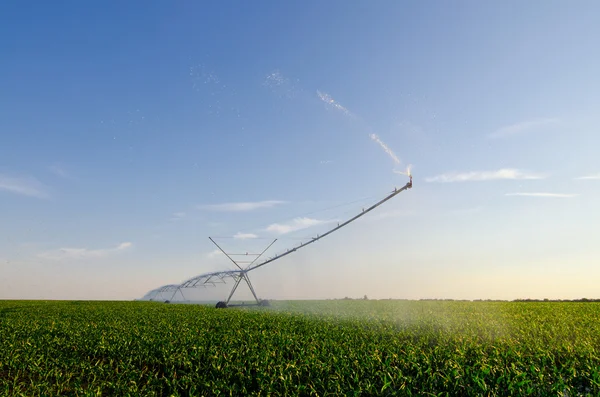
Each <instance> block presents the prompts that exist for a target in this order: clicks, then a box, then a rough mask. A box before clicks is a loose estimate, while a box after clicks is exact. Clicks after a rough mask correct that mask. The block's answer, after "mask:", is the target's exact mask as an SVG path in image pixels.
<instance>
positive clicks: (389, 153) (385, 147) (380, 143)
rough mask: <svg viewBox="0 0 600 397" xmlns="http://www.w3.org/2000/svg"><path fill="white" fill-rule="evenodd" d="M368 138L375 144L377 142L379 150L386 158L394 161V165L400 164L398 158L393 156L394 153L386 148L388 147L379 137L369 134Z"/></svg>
mask: <svg viewBox="0 0 600 397" xmlns="http://www.w3.org/2000/svg"><path fill="white" fill-rule="evenodd" d="M369 138H371V139H372V140H374V141H375V142H377V143H378V144H379V146H381V148H382V149H383V151H384V152H386V153H387V154H388V156H390V157H391V159H392V160H394V163H396V164H400V159H398V157H397V156H396V155H395V154H394V152H393V151H392V149H390V148H389V147H388V145H386V144H385V143H384V142H383V141H382V140H381V139H379V137H378V136H377V134H370V135H369Z"/></svg>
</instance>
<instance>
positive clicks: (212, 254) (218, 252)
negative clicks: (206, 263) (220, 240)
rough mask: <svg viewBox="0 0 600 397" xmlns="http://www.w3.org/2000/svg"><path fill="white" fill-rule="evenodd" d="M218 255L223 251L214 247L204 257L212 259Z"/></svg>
mask: <svg viewBox="0 0 600 397" xmlns="http://www.w3.org/2000/svg"><path fill="white" fill-rule="evenodd" d="M219 255H223V253H222V252H221V251H220V250H218V249H215V250H212V251H210V252H209V253H208V254H206V257H207V258H211V259H212V258H216V257H218V256H219Z"/></svg>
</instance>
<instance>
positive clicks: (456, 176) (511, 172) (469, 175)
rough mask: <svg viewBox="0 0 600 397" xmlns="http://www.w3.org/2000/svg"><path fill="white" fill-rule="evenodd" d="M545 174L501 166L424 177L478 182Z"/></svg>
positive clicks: (541, 177)
mask: <svg viewBox="0 0 600 397" xmlns="http://www.w3.org/2000/svg"><path fill="white" fill-rule="evenodd" d="M546 177H547V175H545V174H537V173H529V172H525V171H521V170H517V169H514V168H502V169H500V170H497V171H471V172H462V173H459V172H449V173H445V174H440V175H437V176H433V177H429V178H425V181H426V182H442V183H448V182H479V181H493V180H500V179H544V178H546Z"/></svg>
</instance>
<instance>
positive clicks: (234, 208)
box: [198, 200, 285, 212]
mask: <svg viewBox="0 0 600 397" xmlns="http://www.w3.org/2000/svg"><path fill="white" fill-rule="evenodd" d="M283 203H285V201H279V200H265V201H255V202H242V203H223V204H208V205H200V206H198V208H199V209H202V210H209V211H222V212H240V211H254V210H257V209H260V208H270V207H274V206H276V205H279V204H283Z"/></svg>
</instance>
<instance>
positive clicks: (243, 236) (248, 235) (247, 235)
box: [233, 232, 258, 240]
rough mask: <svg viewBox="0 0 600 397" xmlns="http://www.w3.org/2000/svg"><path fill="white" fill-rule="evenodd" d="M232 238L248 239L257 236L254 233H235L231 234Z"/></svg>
mask: <svg viewBox="0 0 600 397" xmlns="http://www.w3.org/2000/svg"><path fill="white" fill-rule="evenodd" d="M233 238H235V239H238V240H248V239H251V238H258V236H257V235H256V234H254V233H240V232H238V233H236V234H234V235H233Z"/></svg>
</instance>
